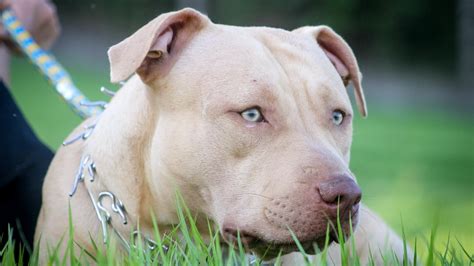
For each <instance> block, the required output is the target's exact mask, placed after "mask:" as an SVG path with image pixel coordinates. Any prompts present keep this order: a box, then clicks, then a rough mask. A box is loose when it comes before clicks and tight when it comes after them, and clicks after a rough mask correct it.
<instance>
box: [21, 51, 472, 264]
mask: <svg viewBox="0 0 474 266" xmlns="http://www.w3.org/2000/svg"><path fill="white" fill-rule="evenodd" d="M65 65H66V67H70V66H69V65H68V64H65ZM68 69H69V71H70V72H71V74H72V77H73V78H74V80H75V82H76V84H77V85H78V86H79V87H80V88H81V89H82V90H83V91H84V92H85V94H86V95H87V96H89V98H91V99H107V97H105V96H103V95H101V94H100V93H99V90H98V89H99V87H100V86H102V85H106V86H108V84H109V83H108V74H107V70H102V71H97V70H96V69H95V68H94V67H92V68H85V67H77V66H75V67H71V68H68ZM108 87H109V88H112V89H115V88H117V87H116V86H113V85H110V86H108ZM12 92H13V94H14V97H15V99H16V100H17V102H18V103H19V105H20V107H21V109H22V110H23V112H24V114H25V115H26V117H27V119H28V121H29V122H30V123H31V125H32V126H33V128H34V130H35V132H36V133H37V134H38V135H39V137H40V138H41V139H42V140H44V141H45V142H46V143H47V144H48V145H49V146H50V147H52V148H53V149H55V148H56V147H58V146H59V145H60V143H61V141H62V140H63V139H64V138H65V136H66V135H67V134H68V133H69V132H70V131H71V130H72V129H73V128H74V127H75V126H76V125H77V124H78V123H79V122H80V119H79V118H78V117H77V116H76V115H75V114H73V113H72V112H71V111H70V110H69V108H68V107H67V106H66V104H64V103H63V102H61V100H60V99H59V97H58V96H57V95H56V93H55V92H54V91H53V90H52V88H51V86H50V85H49V84H48V83H47V82H46V81H45V80H44V79H43V77H42V76H41V75H40V74H38V73H37V71H36V70H35V69H34V68H33V67H32V66H31V65H30V64H29V63H28V62H27V61H26V60H24V59H23V60H19V59H16V60H14V62H13V68H12ZM372 107H373V106H372V105H370V103H369V109H370V116H369V118H368V119H366V120H363V119H356V121H355V128H354V142H353V148H352V155H351V157H352V159H351V169H352V170H353V172H354V173H355V174H356V175H357V178H358V182H359V183H360V184H361V187H362V190H363V194H364V195H363V201H364V202H365V204H366V205H368V206H369V207H371V208H372V209H373V210H375V211H376V212H377V213H379V214H380V215H381V216H382V217H383V218H384V219H385V220H386V221H388V223H389V224H390V225H392V227H393V228H395V230H396V231H398V232H399V233H400V234H401V233H402V232H401V228H402V227H401V224H400V217H403V221H404V230H405V232H404V233H405V235H406V239H407V241H408V243H409V244H410V245H411V246H412V247H414V245H415V241H416V244H417V247H418V250H419V253H420V256H424V255H426V254H429V252H430V245H428V244H427V243H430V233H431V230H432V225H433V224H438V226H437V231H436V232H437V233H436V236H437V239H441V240H442V241H437V242H431V243H434V244H435V245H436V246H435V247H432V248H431V250H434V249H437V250H438V249H439V250H443V249H444V248H445V246H446V242H447V241H448V239H449V240H450V245H453V247H454V246H456V244H457V240H459V241H460V242H461V243H462V244H463V247H464V249H465V250H466V252H467V253H468V254H473V250H474V193H473V190H474V123H473V122H474V120H473V118H472V114H462V113H452V112H447V111H443V110H425V109H422V108H418V109H416V108H413V109H401V110H384V109H383V108H381V107H380V106H376V105H375V107H373V108H372ZM448 236H449V237H448ZM416 239H417V240H416ZM456 247H457V248H456V251H457V253H460V254H461V253H463V252H464V251H463V250H462V249H461V248H459V245H457V246H456ZM432 254H434V253H432ZM435 257H436V256H435Z"/></svg>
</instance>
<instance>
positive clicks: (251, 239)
mask: <svg viewBox="0 0 474 266" xmlns="http://www.w3.org/2000/svg"><path fill="white" fill-rule="evenodd" d="M223 235H224V239H225V240H226V242H227V243H228V244H230V245H231V246H233V247H234V248H239V239H240V245H241V247H242V248H243V249H244V250H245V251H246V252H252V253H254V254H255V255H257V256H258V257H260V258H261V259H263V260H270V259H273V258H275V257H277V256H278V255H285V254H288V253H291V252H297V251H302V250H303V251H304V252H305V253H306V254H309V255H315V254H318V253H319V252H321V251H322V250H323V249H324V247H325V246H329V245H331V244H332V243H333V242H338V241H337V237H336V234H333V233H330V234H329V235H328V237H326V235H323V236H321V237H316V238H314V239H311V240H307V241H301V242H299V243H298V244H297V243H296V242H295V241H287V242H275V241H269V240H265V239H262V238H260V237H258V236H255V235H253V234H249V233H246V232H239V234H238V235H237V234H234V233H229V232H225V233H224V234H223Z"/></svg>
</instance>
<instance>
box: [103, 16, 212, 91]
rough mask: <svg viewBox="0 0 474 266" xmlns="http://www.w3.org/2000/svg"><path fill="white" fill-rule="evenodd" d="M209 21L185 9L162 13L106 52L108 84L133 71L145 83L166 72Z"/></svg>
mask: <svg viewBox="0 0 474 266" xmlns="http://www.w3.org/2000/svg"><path fill="white" fill-rule="evenodd" d="M209 23H210V20H209V19H208V18H207V17H206V16H204V15H202V14H201V13H199V12H198V11H196V10H194V9H191V8H185V9H182V10H180V11H177V12H170V13H165V14H162V15H160V16H158V17H157V18H155V19H154V20H152V21H150V22H149V23H148V24H146V25H145V26H143V27H142V28H140V29H139V30H138V31H137V32H135V33H134V34H133V35H131V36H130V37H128V38H126V39H125V40H123V41H122V42H120V43H118V44H116V45H114V46H112V47H110V49H109V50H108V56H109V62H110V79H111V82H114V83H115V82H119V81H123V80H125V79H127V78H128V77H130V76H131V75H132V74H133V73H134V72H137V74H138V75H139V76H140V77H141V79H142V80H143V81H144V82H145V83H148V82H150V81H151V80H153V79H154V78H156V77H157V75H159V70H160V69H161V70H163V71H166V70H169V68H170V67H171V66H172V64H173V63H174V62H175V61H176V57H177V55H178V54H179V52H180V51H181V50H182V49H183V48H184V47H185V46H186V44H187V43H188V42H189V40H190V39H191V38H192V37H193V36H194V35H195V34H196V33H197V32H199V30H201V29H202V28H204V27H205V26H206V25H207V24H209Z"/></svg>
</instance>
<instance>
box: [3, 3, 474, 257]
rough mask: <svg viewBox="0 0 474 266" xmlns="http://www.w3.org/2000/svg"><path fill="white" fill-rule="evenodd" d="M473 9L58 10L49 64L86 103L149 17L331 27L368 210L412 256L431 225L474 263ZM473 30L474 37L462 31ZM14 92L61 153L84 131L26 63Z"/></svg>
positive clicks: (15, 73) (15, 72)
mask: <svg viewBox="0 0 474 266" xmlns="http://www.w3.org/2000/svg"><path fill="white" fill-rule="evenodd" d="M472 3H473V1H469V0H466V1H464V0H461V1H429V0H419V1H411V0H400V1H391V2H390V1H375V0H372V1H362V0H361V1H343V0H333V1H303V0H297V1H283V0H275V1H251V0H243V1H236V0H230V1H217V0H212V1H211V0H209V1H205V0H191V1H185V0H177V1H170V0H168V1H150V0H139V1H126V0H115V1H109V0H98V1H89V0H83V1H72V0H64V1H61V2H59V1H57V2H56V5H57V7H58V13H59V16H60V20H61V24H62V27H63V32H62V36H61V37H60V39H59V40H58V42H57V44H56V46H55V48H54V49H53V53H54V54H56V55H57V57H58V58H59V60H60V61H61V62H62V63H63V65H64V66H65V67H66V68H67V69H69V72H70V74H71V75H72V77H73V79H74V80H75V82H76V84H77V85H78V86H79V87H80V88H82V89H83V91H84V92H85V94H86V95H87V96H88V97H89V98H91V99H106V97H104V96H103V95H102V94H100V93H99V87H100V86H102V85H105V86H106V87H108V88H111V89H118V87H117V86H115V85H111V84H109V82H108V63H107V58H106V50H107V48H108V47H109V46H110V45H112V44H115V43H117V42H119V41H120V40H121V39H123V38H125V37H126V36H128V35H130V34H131V33H132V32H134V31H135V30H136V29H137V28H138V27H140V26H141V25H143V24H145V23H146V22H148V21H149V20H150V19H152V18H153V17H155V16H156V15H158V14H160V13H162V12H166V11H169V10H173V9H177V8H178V7H182V6H188V5H191V6H195V7H197V8H199V9H200V10H202V11H203V12H206V13H207V14H209V16H210V17H211V19H213V20H214V21H215V22H219V23H225V24H235V25H267V26H277V27H283V28H286V29H292V28H295V27H298V26H302V25H307V24H308V25H318V24H327V25H330V26H332V27H333V28H334V29H335V30H336V31H337V32H339V33H340V34H341V35H342V36H343V37H344V38H345V39H346V40H347V41H348V42H349V44H350V45H351V46H352V47H353V49H354V52H355V54H356V56H358V59H359V61H360V65H361V69H362V72H363V74H364V85H365V86H364V89H365V91H366V96H367V98H368V106H369V117H368V119H356V120H355V129H354V142H353V149H352V156H351V157H352V162H351V164H352V170H353V171H354V172H355V173H356V175H357V176H358V180H359V183H360V184H361V186H362V188H363V192H364V197H363V199H364V202H365V203H366V204H367V205H368V206H370V207H371V208H373V209H374V210H375V211H376V212H378V213H379V214H380V215H381V216H382V217H383V218H384V219H386V220H387V221H388V223H389V224H390V225H392V226H393V227H394V228H395V230H396V231H398V232H401V219H403V223H404V226H405V230H406V234H407V236H408V239H409V240H410V242H411V243H412V244H413V242H414V239H415V238H418V241H419V243H420V241H421V243H422V242H423V239H427V238H428V234H429V230H430V229H431V228H432V226H433V225H434V224H435V223H436V221H438V223H439V232H440V234H439V239H440V243H439V244H440V245H442V244H443V243H445V242H446V241H447V239H448V235H449V234H451V237H452V239H451V241H455V239H454V238H453V237H456V238H458V239H459V240H460V241H461V242H462V243H463V244H464V245H465V247H466V248H467V249H468V252H469V253H471V254H472V253H473V252H474V192H473V191H474V123H473V122H474V117H473V111H474V108H473V102H474V98H473V88H474V86H473V83H472V74H474V73H473V72H474V67H473V66H472V61H474V60H472V58H473V55H472V54H473V53H472V51H474V42H473V40H474V37H473V29H472V28H473V27H472V25H474V23H473V24H471V22H474V12H473V4H472ZM468 25H471V26H470V27H468ZM11 72H12V84H11V87H12V92H13V94H14V97H15V99H16V100H17V102H18V103H19V105H20V106H21V109H22V110H23V112H24V113H25V115H26V117H27V119H28V121H29V122H30V123H31V125H32V126H33V128H34V130H35V131H36V133H37V134H38V135H39V137H40V138H41V139H42V140H44V141H45V142H46V143H47V144H48V145H49V146H50V147H51V148H53V149H56V148H57V147H58V146H59V145H60V143H61V142H62V140H63V139H64V138H65V136H66V135H67V134H68V133H69V132H70V131H71V130H72V129H73V128H74V127H75V126H76V125H77V124H78V123H79V122H80V119H79V118H78V117H77V116H76V115H75V114H73V113H72V112H71V111H70V110H69V109H68V107H67V106H66V104H64V103H63V102H62V100H60V99H59V97H58V96H57V95H56V93H55V92H54V91H53V90H52V88H51V87H50V86H49V84H48V83H47V82H46V81H45V80H44V79H43V77H42V76H41V74H39V73H38V72H37V71H36V69H35V68H34V67H33V66H32V65H31V64H29V62H28V61H27V60H26V59H25V58H15V59H14V60H13V61H12V71H11Z"/></svg>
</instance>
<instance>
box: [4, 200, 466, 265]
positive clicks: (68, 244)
mask: <svg viewBox="0 0 474 266" xmlns="http://www.w3.org/2000/svg"><path fill="white" fill-rule="evenodd" d="M177 213H178V218H179V219H178V224H177V225H176V226H175V227H174V228H173V229H172V230H171V231H170V233H168V234H164V235H163V234H162V233H160V231H159V229H158V226H157V224H156V220H155V219H153V238H154V240H155V242H156V248H154V249H152V250H150V249H147V248H146V247H145V244H144V242H143V241H142V239H140V237H138V238H136V239H135V240H133V238H132V237H131V236H130V238H129V243H135V244H133V245H132V244H131V245H130V250H129V251H128V252H126V251H125V250H123V249H119V245H120V243H118V242H116V241H117V239H116V238H113V237H109V238H108V240H107V242H106V244H105V245H99V244H97V243H95V242H94V240H92V237H91V241H92V243H93V245H92V246H93V250H84V249H81V247H80V245H79V244H78V243H77V242H76V241H75V240H74V227H73V221H72V218H71V217H72V216H71V209H69V219H68V221H69V230H68V232H67V237H63V238H62V240H61V241H60V242H59V243H58V244H57V245H55V246H49V247H48V248H47V250H39V249H38V248H35V250H34V251H33V253H32V254H31V257H30V261H29V265H38V263H39V255H40V254H46V255H47V256H46V258H47V261H46V263H47V264H48V265H66V264H67V265H90V264H93V265H249V264H250V262H252V263H253V264H252V265H261V264H262V263H263V261H261V260H260V259H259V258H255V257H253V258H249V257H247V256H246V254H245V250H244V248H243V245H242V243H241V242H240V238H238V243H237V244H235V246H232V247H231V248H229V247H224V245H223V244H222V241H221V239H220V235H219V233H218V230H217V228H213V227H212V226H211V225H210V223H209V226H208V228H209V235H210V236H211V237H210V239H209V240H208V241H206V240H205V239H204V238H203V237H202V236H201V234H200V233H199V230H198V229H197V225H196V223H195V220H196V219H195V218H194V217H193V216H192V214H191V213H190V211H189V210H188V209H187V208H186V207H185V205H184V204H183V201H182V198H181V197H179V198H178V210H177ZM152 217H154V216H152ZM330 228H331V226H330V225H329V224H328V227H327V232H326V241H325V245H324V247H321V249H322V250H320V252H319V255H318V256H315V257H309V256H308V255H307V254H306V253H305V251H304V250H303V248H302V245H301V243H300V242H299V241H298V239H297V238H296V236H295V235H294V234H293V232H291V230H290V233H291V235H292V236H293V239H294V241H295V242H296V245H297V246H298V248H299V251H300V252H301V254H303V256H304V260H303V263H304V264H305V265H328V264H329V263H330V262H331V260H330V258H329V257H328V256H327V248H328V239H329V230H330ZM335 230H337V234H338V239H339V242H340V244H339V249H340V253H341V258H340V259H341V262H342V265H357V266H359V265H361V262H360V258H359V257H358V256H357V254H356V252H355V240H354V238H353V237H352V238H350V239H347V240H346V239H345V237H344V234H343V232H342V226H341V223H340V220H339V219H337V225H336V228H335ZM402 230H403V228H402ZM351 231H352V228H351ZM11 232H12V231H10V233H9V235H8V240H7V241H6V244H5V246H4V247H2V248H1V249H0V264H1V265H24V264H26V263H25V261H26V255H25V254H26V253H25V251H24V250H23V249H22V248H21V245H20V247H19V249H20V253H19V254H20V255H19V256H18V255H16V252H15V249H16V248H18V246H16V245H15V240H13V239H12V237H11V235H12V233H11ZM436 233H437V232H436V226H434V227H433V228H432V232H431V236H430V239H429V242H427V243H426V244H425V245H426V248H427V249H428V252H427V254H425V255H424V256H422V257H421V258H420V255H419V254H418V253H417V249H416V247H415V249H414V253H413V255H408V253H407V251H406V249H405V253H404V255H403V257H401V258H400V257H396V256H395V255H394V254H393V253H392V252H391V251H390V250H387V251H384V250H379V251H375V250H374V251H373V252H381V255H382V257H383V258H384V264H385V265H403V266H407V265H418V264H420V262H421V261H424V262H426V263H425V265H471V264H472V262H473V260H474V256H473V255H472V254H469V253H468V252H467V251H466V250H465V247H464V246H463V245H462V244H460V243H449V239H448V243H447V244H444V249H441V250H438V249H436V248H435V246H436V243H435V242H436V237H435V236H436ZM65 239H66V240H65ZM404 242H405V239H404ZM345 243H346V244H347V245H345ZM60 245H64V247H65V252H64V253H61V252H59V246H60ZM334 245H336V244H334ZM163 246H166V250H165V249H164V248H160V247H163ZM224 250H225V251H224ZM371 254H375V253H371ZM280 256H281V254H280V255H278V256H277V257H276V258H275V262H276V265H279V262H280V260H281V257H280ZM408 256H410V257H408ZM371 258H372V257H370V259H369V263H368V265H375V262H374V261H373V260H372V259H371Z"/></svg>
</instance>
